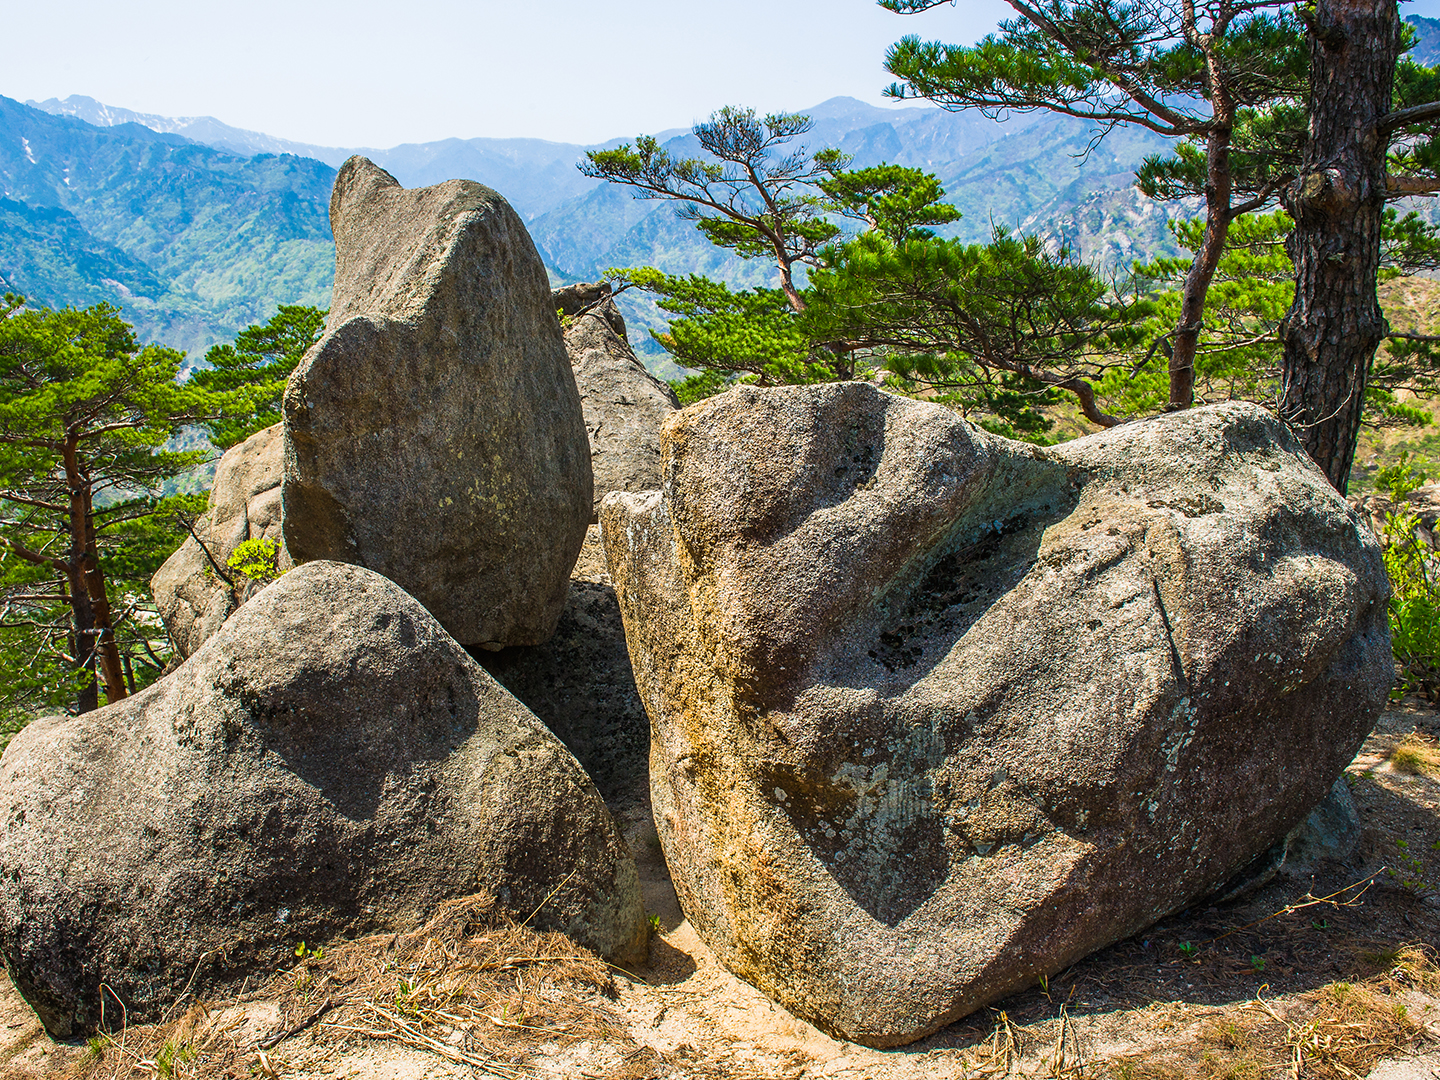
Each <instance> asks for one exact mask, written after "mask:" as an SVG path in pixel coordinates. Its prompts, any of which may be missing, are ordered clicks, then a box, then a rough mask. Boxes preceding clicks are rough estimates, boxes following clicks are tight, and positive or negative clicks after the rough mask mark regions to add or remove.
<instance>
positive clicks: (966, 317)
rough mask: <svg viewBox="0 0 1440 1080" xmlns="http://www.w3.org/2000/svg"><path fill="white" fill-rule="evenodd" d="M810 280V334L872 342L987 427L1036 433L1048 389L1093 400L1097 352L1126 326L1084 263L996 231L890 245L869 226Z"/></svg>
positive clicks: (1100, 360) (1100, 356)
mask: <svg viewBox="0 0 1440 1080" xmlns="http://www.w3.org/2000/svg"><path fill="white" fill-rule="evenodd" d="M812 287H813V293H814V299H815V302H814V303H813V304H812V305H811V307H810V308H809V309H808V310H807V311H806V313H805V316H804V321H805V323H806V326H807V328H808V329H809V330H810V332H811V333H812V335H813V336H814V337H815V338H816V340H819V341H822V342H835V343H843V344H844V345H845V347H847V348H851V349H854V348H864V349H867V350H873V351H874V352H875V353H876V355H877V359H879V360H880V361H881V362H882V363H883V365H884V366H885V368H886V369H888V370H889V371H892V372H894V373H895V374H896V375H898V376H899V377H900V379H901V380H902V382H901V385H902V386H903V385H905V384H907V383H915V384H919V385H921V386H923V387H925V388H927V389H930V390H939V391H941V400H944V401H946V402H947V403H950V404H952V405H954V406H955V407H957V408H959V409H960V410H961V411H962V412H964V413H965V414H966V415H970V416H973V418H974V419H976V420H977V421H978V422H979V423H981V424H982V425H983V426H985V427H987V428H989V429H990V430H992V431H996V432H997V433H1001V434H1005V435H1009V436H1012V437H1021V438H1032V439H1036V440H1038V441H1044V436H1045V433H1046V432H1047V431H1048V430H1049V428H1050V426H1051V425H1050V421H1049V420H1047V419H1046V418H1045V417H1044V416H1043V415H1042V414H1041V412H1040V409H1041V408H1042V407H1044V406H1048V405H1051V404H1054V402H1055V401H1056V398H1057V395H1056V391H1059V390H1069V391H1072V392H1074V393H1076V394H1077V395H1079V396H1080V397H1081V399H1082V405H1085V407H1087V408H1088V407H1089V406H1090V405H1093V399H1092V398H1090V396H1089V380H1091V379H1094V378H1096V377H1098V375H1099V374H1101V373H1102V372H1103V371H1104V370H1105V368H1106V366H1107V365H1108V363H1109V361H1107V360H1106V359H1105V356H1104V353H1103V350H1105V349H1107V348H1112V347H1114V346H1115V345H1117V344H1119V343H1122V342H1127V341H1128V340H1129V339H1130V338H1131V337H1133V336H1134V333H1133V331H1132V330H1131V329H1130V326H1129V317H1128V316H1127V310H1126V308H1125V307H1124V306H1123V305H1121V304H1119V303H1118V301H1117V300H1116V299H1115V298H1114V296H1113V294H1112V293H1111V290H1110V289H1109V287H1108V285H1107V283H1106V282H1105V281H1104V280H1102V279H1101V278H1100V277H1099V276H1098V275H1097V274H1095V272H1094V271H1093V270H1092V269H1091V268H1090V267H1088V266H1085V265H1084V264H1081V263H1079V262H1077V261H1076V260H1075V259H1074V258H1073V257H1072V256H1071V255H1070V254H1069V253H1068V252H1066V251H1060V252H1051V251H1048V250H1047V249H1046V248H1045V246H1044V245H1043V244H1042V243H1041V242H1040V241H1039V240H1038V239H1037V238H1036V237H1030V236H1027V237H1014V236H1011V235H1009V234H1008V233H1006V232H1004V231H1003V230H996V232H995V234H994V236H993V238H992V239H991V242H990V243H989V244H964V243H962V242H960V241H958V240H941V239H937V238H935V237H924V236H914V237H911V238H909V239H906V240H903V241H902V242H900V243H898V244H897V243H892V242H891V241H890V240H888V239H887V238H886V237H885V236H884V235H883V233H882V232H881V231H880V230H878V229H877V230H872V231H871V232H868V233H865V234H864V235H862V236H860V237H859V238H857V239H856V240H855V241H853V242H852V243H851V244H849V245H847V246H846V247H845V248H844V249H843V250H837V251H836V252H835V253H834V257H833V260H832V262H831V264H830V265H828V266H827V267H825V268H824V269H821V270H818V271H817V272H816V273H815V274H814V275H813V277H812ZM1087 402H1088V404H1087Z"/></svg>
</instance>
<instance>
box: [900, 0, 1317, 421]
mask: <svg viewBox="0 0 1440 1080" xmlns="http://www.w3.org/2000/svg"><path fill="white" fill-rule="evenodd" d="M943 2H944V0H880V3H881V6H883V7H886V8H889V9H890V10H892V11H895V12H899V13H902V14H913V13H917V12H922V11H926V10H928V9H930V8H932V7H937V6H939V5H940V4H941V3H943ZM1009 3H1010V6H1011V7H1012V8H1014V9H1015V11H1016V13H1017V14H1018V16H1019V17H1018V18H1016V19H1013V20H1009V21H1006V22H1003V23H1001V24H1000V32H999V33H998V34H992V35H990V36H989V37H986V38H985V39H984V40H983V41H981V42H980V43H979V44H978V45H974V46H968V47H967V46H955V45H944V44H941V43H939V42H934V41H931V42H922V41H921V40H920V39H919V38H918V37H915V36H910V37H906V38H904V39H902V40H901V41H900V42H899V43H898V44H896V45H895V46H893V47H892V48H891V49H890V51H889V54H888V55H887V58H886V67H887V68H888V69H889V70H890V72H891V73H892V74H894V75H895V76H896V77H897V78H898V79H900V80H901V81H900V82H897V83H895V84H893V85H892V86H891V87H890V88H889V90H888V91H887V93H889V94H890V95H891V96H893V97H896V98H928V99H930V100H931V101H934V102H937V103H938V104H940V105H942V106H944V107H945V108H950V109H967V108H976V109H980V110H982V111H983V112H985V113H986V115H991V116H994V115H998V114H1002V113H1007V112H1032V111H1036V110H1046V111H1049V112H1054V113H1058V114H1061V115H1065V116H1073V117H1078V118H1081V119H1085V120H1090V121H1093V122H1094V123H1095V124H1096V130H1097V137H1103V136H1104V135H1105V133H1107V132H1109V131H1111V130H1113V129H1114V128H1115V127H1117V126H1119V125H1122V124H1128V125H1135V126H1138V127H1142V128H1145V129H1147V130H1150V131H1153V132H1155V133H1157V134H1159V135H1164V136H1167V137H1169V138H1172V139H1176V140H1185V141H1184V142H1181V143H1180V145H1179V146H1178V147H1177V152H1176V154H1175V155H1173V156H1171V157H1158V158H1155V159H1152V160H1150V161H1148V162H1146V164H1145V166H1144V168H1142V170H1141V171H1140V175H1139V180H1140V185H1141V187H1142V188H1143V189H1145V190H1146V191H1147V192H1148V193H1150V194H1152V195H1162V196H1170V195H1176V194H1180V193H1181V192H1184V193H1187V194H1188V193H1189V192H1190V191H1191V190H1193V189H1194V187H1195V186H1196V185H1195V179H1196V178H1198V179H1199V180H1200V183H1199V185H1198V186H1199V189H1200V192H1201V193H1202V194H1203V197H1204V199H1205V235H1204V242H1203V243H1202V244H1201V246H1200V248H1199V250H1198V251H1196V253H1195V257H1194V258H1193V260H1192V261H1191V264H1190V269H1189V273H1188V274H1187V277H1186V281H1185V287H1184V291H1183V294H1182V302H1181V305H1180V311H1179V313H1178V315H1177V318H1176V321H1175V325H1174V327H1173V328H1172V329H1171V330H1170V332H1169V334H1168V335H1167V336H1166V340H1165V341H1164V342H1162V345H1163V346H1164V347H1165V348H1167V350H1168V352H1169V373H1170V388H1169V396H1168V401H1167V407H1168V408H1171V409H1181V408H1187V407H1189V406H1190V404H1191V403H1192V402H1193V400H1194V379H1195V351H1196V347H1197V343H1198V340H1199V336H1200V331H1201V326H1202V322H1201V317H1202V315H1203V313H1204V309H1205V298H1206V293H1207V292H1208V290H1209V287H1210V282H1211V280H1212V278H1213V277H1214V274H1215V268H1216V266H1217V265H1218V264H1219V261H1220V257H1221V255H1222V254H1223V253H1224V251H1225V240H1226V235H1227V233H1228V232H1229V229H1230V225H1231V223H1232V222H1233V221H1235V219H1236V218H1238V217H1240V216H1241V215H1243V214H1246V213H1250V212H1252V211H1256V210H1260V209H1262V208H1264V207H1266V206H1267V205H1270V204H1272V203H1273V202H1275V201H1276V200H1277V199H1278V197H1279V194H1280V190H1281V188H1282V187H1283V186H1284V184H1285V182H1286V181H1287V180H1288V177H1289V175H1290V174H1287V173H1286V172H1285V170H1283V169H1277V168H1275V167H1273V166H1274V164H1275V163H1274V161H1273V158H1272V157H1271V156H1270V155H1269V154H1268V153H1265V152H1263V151H1264V150H1265V149H1267V147H1264V146H1260V145H1258V142H1259V140H1261V139H1262V138H1264V137H1267V136H1270V137H1272V138H1271V142H1272V143H1273V142H1274V141H1276V139H1278V138H1279V136H1278V135H1277V134H1276V133H1277V132H1285V131H1291V132H1293V131H1294V129H1295V128H1296V126H1297V121H1296V116H1297V108H1298V104H1297V103H1298V102H1299V100H1300V97H1301V95H1303V93H1304V88H1305V69H1306V57H1305V47H1304V34H1303V28H1302V27H1301V25H1300V23H1299V21H1298V16H1297V14H1296V12H1295V10H1294V9H1295V4H1294V3H1292V2H1289V0H1275V2H1270V3H1267V2H1257V0H1151V2H1145V3H1137V2H1126V0H1074V2H1071V0H1037V2H1034V3H1025V2H1023V0H1009ZM1292 141H1293V140H1292ZM1257 150H1260V151H1262V152H1260V153H1257V152H1256V151H1257Z"/></svg>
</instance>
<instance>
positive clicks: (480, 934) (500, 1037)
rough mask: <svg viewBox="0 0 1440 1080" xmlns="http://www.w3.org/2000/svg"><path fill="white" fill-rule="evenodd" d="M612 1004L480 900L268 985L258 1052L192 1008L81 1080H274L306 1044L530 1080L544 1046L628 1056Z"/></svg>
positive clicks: (90, 1061) (565, 954)
mask: <svg viewBox="0 0 1440 1080" xmlns="http://www.w3.org/2000/svg"><path fill="white" fill-rule="evenodd" d="M613 992H614V984H613V982H612V978H611V973H610V971H609V969H608V968H607V966H606V965H605V964H604V963H603V962H602V961H601V960H599V959H598V958H597V957H595V956H594V955H593V954H591V953H588V952H586V951H585V950H584V949H581V948H579V947H578V946H576V945H575V943H574V942H572V941H570V940H569V939H568V938H566V937H563V936H562V935H559V934H541V933H537V932H536V931H533V930H531V929H529V928H528V927H524V926H519V925H516V924H514V923H512V922H509V921H507V920H505V919H503V918H500V917H498V916H496V915H495V913H494V911H493V903H492V901H491V899H490V898H489V897H486V896H475V897H469V898H466V899H462V900H454V901H451V902H449V903H447V904H446V905H444V906H443V907H442V908H441V909H440V911H439V912H438V913H437V914H436V916H435V918H434V919H432V920H431V921H430V922H429V923H428V924H427V925H426V926H424V927H423V928H421V929H420V930H418V931H416V932H414V933H411V934H386V935H378V936H374V937H369V938H363V939H360V940H358V941H349V942H339V943H336V944H334V945H332V946H331V947H330V948H328V949H327V950H325V952H324V953H323V954H322V955H319V956H313V955H312V956H307V957H305V958H303V959H301V960H300V962H299V963H297V964H296V965H295V966H294V967H293V968H292V969H290V970H288V971H285V972H282V973H279V974H277V975H276V976H274V978H273V979H272V980H271V983H270V985H269V986H268V987H266V988H264V989H262V990H261V991H260V992H259V993H257V994H256V995H252V996H253V997H257V998H260V997H263V998H265V999H266V1000H268V1001H272V1002H274V1003H275V1004H277V1005H278V1007H279V1015H280V1025H279V1029H278V1030H276V1031H274V1032H272V1033H270V1034H269V1035H267V1036H266V1037H263V1038H261V1039H259V1040H258V1041H257V1040H254V1039H253V1037H252V1038H251V1039H249V1040H242V1039H240V1038H239V1036H238V1031H239V1029H240V1027H241V1026H242V1024H243V1022H244V1014H243V1011H242V1010H241V1009H239V1008H236V1007H234V1006H233V1005H232V1006H231V1007H225V1006H222V1005H211V1006H210V1007H206V1006H205V1005H202V1004H198V1003H197V1004H195V1005H193V1006H192V1007H191V1008H190V1010H189V1011H188V1012H187V1013H186V1014H185V1015H184V1016H183V1017H181V1018H179V1019H178V1020H172V1021H169V1022H165V1023H159V1024H150V1025H146V1026H144V1027H138V1028H130V1029H128V1030H124V1031H121V1032H119V1033H117V1034H113V1035H110V1036H103V1037H101V1038H99V1039H96V1040H92V1043H91V1053H90V1055H89V1056H88V1057H87V1058H86V1060H85V1061H84V1062H83V1063H82V1065H81V1068H80V1070H79V1074H78V1075H79V1077H80V1078H81V1080H119V1078H120V1077H133V1076H137V1075H152V1076H161V1077H174V1078H176V1080H188V1078H191V1077H203V1076H220V1075H226V1074H227V1073H231V1074H233V1075H249V1074H251V1073H254V1074H258V1075H276V1074H278V1073H280V1072H281V1071H282V1070H283V1064H284V1058H283V1056H282V1051H281V1049H280V1048H281V1047H283V1045H284V1044H285V1042H286V1040H288V1039H292V1038H294V1037H295V1036H297V1035H299V1034H301V1033H302V1032H311V1033H313V1036H314V1037H315V1038H319V1039H347V1038H348V1039H352V1040H353V1039H354V1038H355V1037H357V1036H358V1037H363V1038H368V1039H381V1040H393V1041H395V1042H399V1043H403V1044H405V1045H407V1046H410V1047H414V1048H420V1049H424V1050H427V1051H429V1052H431V1053H434V1054H436V1055H438V1056H439V1057H441V1058H444V1059H446V1060H448V1061H452V1062H455V1063H457V1064H463V1065H469V1066H472V1067H474V1068H475V1069H477V1070H480V1071H481V1072H482V1073H485V1074H488V1075H493V1076H501V1077H509V1078H517V1077H526V1076H529V1075H532V1074H531V1072H530V1071H529V1070H528V1069H527V1068H526V1064H525V1063H526V1061H527V1059H528V1058H529V1056H530V1055H531V1054H532V1053H533V1052H534V1051H535V1050H536V1049H537V1048H538V1047H540V1046H542V1045H544V1046H549V1047H555V1046H557V1045H561V1046H563V1045H565V1044H567V1043H574V1042H576V1041H580V1040H586V1039H591V1040H603V1041H618V1042H622V1043H623V1042H629V1040H628V1039H627V1038H626V1036H625V1032H624V1028H623V1026H622V1025H620V1024H619V1023H617V1022H616V1021H615V1018H614V1016H613V1011H612V1010H611V1009H610V1007H609V1005H608V1002H607V999H606V995H607V994H613ZM247 1043H248V1045H247ZM631 1048H632V1049H636V1050H639V1049H641V1048H639V1047H637V1046H635V1045H634V1044H633V1043H632V1044H631ZM614 1075H617V1076H622V1075H624V1074H623V1072H617V1073H615V1074H614Z"/></svg>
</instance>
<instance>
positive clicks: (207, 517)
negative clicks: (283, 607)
mask: <svg viewBox="0 0 1440 1080" xmlns="http://www.w3.org/2000/svg"><path fill="white" fill-rule="evenodd" d="M284 466H285V442H284V437H283V434H282V432H281V427H280V425H279V424H276V425H274V426H273V427H268V428H266V429H265V430H264V431H258V432H256V433H255V434H254V435H251V436H250V438H248V439H246V440H245V441H244V442H242V443H237V444H236V445H234V446H232V447H231V448H230V449H229V450H227V451H225V455H224V456H223V457H222V458H221V459H220V463H219V464H218V465H216V466H215V482H214V484H213V486H212V487H211V489H210V508H209V509H208V510H207V511H206V512H205V513H204V514H202V515H201V516H200V517H199V518H198V519H197V520H196V522H195V534H196V536H198V537H199V538H200V539H201V540H202V541H203V542H204V544H205V548H206V550H208V551H209V552H210V555H211V556H212V557H213V558H214V560H215V562H217V563H219V564H220V567H221V570H220V572H217V571H216V569H215V567H214V565H213V564H212V563H211V561H210V559H209V558H206V556H205V551H202V550H201V547H200V545H199V544H198V543H196V542H195V537H191V538H189V539H187V540H186V541H185V543H183V544H181V545H180V547H179V549H178V550H176V552H175V554H173V555H171V556H170V558H168V559H166V560H165V565H163V566H162V567H160V569H159V570H157V571H155V576H154V577H152V578H151V579H150V591H151V593H152V594H154V597H155V606H156V607H157V608H158V609H159V611H160V618H161V620H162V621H163V622H164V623H165V632H166V633H167V634H169V635H170V642H171V644H172V645H174V646H175V651H176V653H178V654H179V656H180V658H181V659H182V660H183V659H184V658H185V657H187V656H189V655H190V654H191V653H193V652H194V651H195V650H196V649H198V648H200V646H201V645H203V644H204V643H205V641H206V640H207V639H208V638H209V637H210V635H211V634H213V633H215V631H216V630H219V629H220V626H221V624H222V623H224V622H225V620H226V619H228V618H229V617H230V616H231V615H233V614H234V613H235V610H236V609H237V608H238V607H239V606H240V605H241V604H243V603H244V602H245V601H246V600H248V599H250V597H251V596H253V595H254V594H255V593H256V592H257V591H259V588H260V586H259V584H258V583H257V582H254V581H251V580H250V579H248V578H246V577H244V576H243V575H241V574H237V573H236V572H235V571H233V570H229V569H227V563H228V561H229V558H230V556H231V554H232V553H233V552H234V551H235V549H236V548H237V547H239V546H240V545H241V544H243V543H244V542H245V541H246V540H258V539H260V538H261V537H268V538H269V539H271V540H273V541H275V543H276V545H277V546H278V547H279V549H280V566H281V567H282V568H288V567H289V566H291V561H290V554H289V552H287V551H286V550H285V542H284V538H283V537H282V536H281V535H280V477H281V474H282V473H283V472H284ZM221 573H225V574H228V575H229V576H230V579H231V580H230V583H227V582H226V581H225V580H224V578H222V577H221V576H220V575H221Z"/></svg>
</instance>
